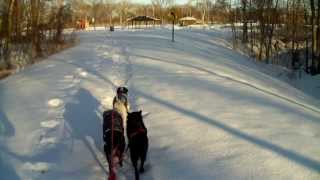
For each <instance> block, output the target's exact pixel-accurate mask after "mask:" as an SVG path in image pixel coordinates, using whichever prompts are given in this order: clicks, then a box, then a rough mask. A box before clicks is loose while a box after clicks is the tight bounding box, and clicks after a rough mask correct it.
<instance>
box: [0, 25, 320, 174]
mask: <svg viewBox="0 0 320 180" xmlns="http://www.w3.org/2000/svg"><path fill="white" fill-rule="evenodd" d="M170 33H171V32H170V30H167V29H157V30H136V31H133V30H116V31H115V32H112V33H110V32H107V31H90V32H82V33H79V37H80V44H79V45H78V46H76V47H74V48H71V49H69V50H66V51H64V52H61V53H59V54H56V55H54V56H51V57H49V58H48V59H47V60H45V61H43V62H41V63H39V64H36V65H34V66H32V67H28V68H26V69H25V70H23V71H22V72H20V73H17V74H15V75H13V76H11V77H9V78H7V79H5V80H2V81H0V153H1V154H0V158H1V159H0V175H1V176H0V179H1V180H2V179H4V180H16V179H23V180H24V179H41V180H42V179H49V180H50V179H52V180H56V179H68V180H70V179H76V180H82V179H83V180H87V179H90V180H94V179H98V180H102V179H106V177H107V174H108V170H107V163H106V160H105V157H104V154H103V150H102V132H101V130H102V127H101V123H102V119H101V114H102V112H103V110H105V109H109V108H111V102H112V98H113V96H114V95H115V92H114V91H115V89H116V87H117V86H119V85H126V86H128V88H129V94H130V102H131V108H132V110H139V109H142V110H143V111H144V112H145V113H146V116H145V123H146V126H147V128H148V130H149V131H148V133H149V134H148V135H149V140H150V148H149V154H148V160H147V163H146V173H145V174H143V175H142V176H141V178H142V179H145V180H152V179H154V180H164V179H165V180H171V179H181V180H182V179H183V180H185V179H190V180H194V179H201V180H204V179H208V180H212V179H219V180H220V179H292V180H293V179H297V180H298V179H299V180H301V179H308V180H309V179H314V180H316V179H320V110H319V107H320V106H319V101H318V100H316V99H314V98H311V97H309V96H307V95H306V94H304V93H303V92H301V91H298V90H296V89H294V88H293V87H291V86H289V85H287V84H286V83H284V82H282V81H280V80H278V79H275V78H274V77H271V76H269V75H267V73H266V69H264V67H263V66H260V65H257V64H254V63H253V62H252V61H250V60H248V59H247V58H246V57H244V56H242V55H241V54H239V53H237V52H234V51H233V50H232V49H231V48H230V44H229V43H228V42H227V41H226V38H227V35H228V31H225V30H223V29H219V28H217V29H211V30H203V29H201V30H190V29H188V30H178V31H177V32H176V42H175V43H172V42H171V41H170V35H171V34H170ZM118 175H119V179H121V180H126V179H128V180H131V179H133V170H132V167H131V162H130V160H129V158H128V157H127V159H126V160H125V163H124V167H123V168H121V169H119V171H118Z"/></svg>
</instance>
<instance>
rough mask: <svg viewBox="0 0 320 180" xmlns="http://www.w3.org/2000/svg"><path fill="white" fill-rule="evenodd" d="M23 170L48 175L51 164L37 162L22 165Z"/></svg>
mask: <svg viewBox="0 0 320 180" xmlns="http://www.w3.org/2000/svg"><path fill="white" fill-rule="evenodd" d="M22 168H23V169H25V170H28V171H33V172H39V173H46V172H48V171H49V169H50V164H48V163H45V162H36V163H31V162H27V163H24V164H23V165H22Z"/></svg>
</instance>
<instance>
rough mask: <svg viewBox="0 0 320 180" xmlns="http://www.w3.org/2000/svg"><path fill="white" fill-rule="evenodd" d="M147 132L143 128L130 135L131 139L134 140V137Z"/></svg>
mask: <svg viewBox="0 0 320 180" xmlns="http://www.w3.org/2000/svg"><path fill="white" fill-rule="evenodd" d="M146 132H147V131H146V130H145V129H143V128H138V129H137V130H136V131H134V132H132V133H131V134H129V138H130V139H131V138H133V137H134V136H136V135H138V134H142V133H146Z"/></svg>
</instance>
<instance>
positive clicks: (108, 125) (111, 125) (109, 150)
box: [103, 110, 125, 179]
mask: <svg viewBox="0 0 320 180" xmlns="http://www.w3.org/2000/svg"><path fill="white" fill-rule="evenodd" d="M112 121H113V122H112ZM112 130H113V131H112ZM103 141H104V153H105V155H106V158H107V161H108V164H109V173H110V174H109V179H115V172H114V167H115V163H116V162H115V157H117V158H118V161H119V164H120V166H122V158H123V152H124V149H125V138H124V127H123V120H122V116H121V114H120V113H119V112H117V111H115V110H109V111H105V112H104V113H103Z"/></svg>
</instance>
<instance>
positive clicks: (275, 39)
mask: <svg viewBox="0 0 320 180" xmlns="http://www.w3.org/2000/svg"><path fill="white" fill-rule="evenodd" d="M236 3H237V5H238V6H237V7H235V8H234V9H233V16H234V18H233V19H235V20H234V22H241V30H240V31H239V33H240V35H239V36H238V37H239V38H240V39H241V41H242V43H244V44H247V45H248V47H249V49H250V53H251V54H252V55H253V56H256V57H257V58H258V59H259V60H261V61H264V62H265V63H274V64H277V63H280V64H281V63H283V62H281V61H284V56H285V57H287V61H285V62H286V65H287V66H288V67H290V68H292V69H301V68H302V69H304V71H305V72H307V73H310V74H312V75H315V74H319V73H320V29H319V27H320V0H239V1H237V2H236ZM279 56H280V57H279Z"/></svg>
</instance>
